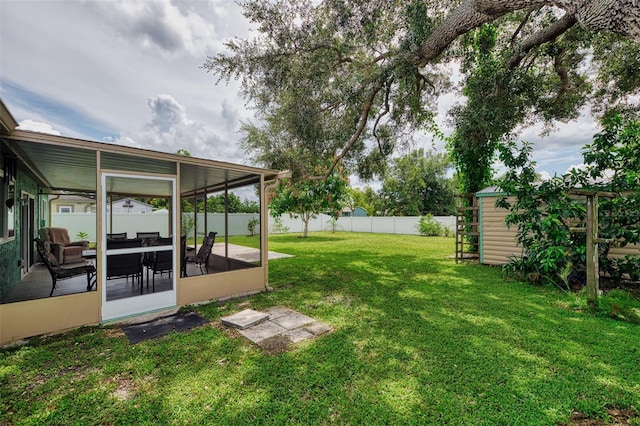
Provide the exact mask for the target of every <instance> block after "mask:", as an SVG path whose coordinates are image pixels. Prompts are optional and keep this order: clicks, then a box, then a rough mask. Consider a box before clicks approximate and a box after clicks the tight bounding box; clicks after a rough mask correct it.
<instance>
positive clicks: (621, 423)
mask: <svg viewBox="0 0 640 426" xmlns="http://www.w3.org/2000/svg"><path fill="white" fill-rule="evenodd" d="M607 415H608V416H609V419H608V420H607V421H605V420H602V419H594V418H592V417H589V416H588V415H587V414H584V413H581V412H579V411H574V412H573V413H572V414H571V418H570V419H569V422H568V423H564V424H563V425H562V426H629V425H631V424H637V421H638V420H640V419H638V417H637V415H636V413H635V412H634V411H632V410H626V409H617V408H612V409H610V410H608V411H607ZM631 420H635V421H636V422H634V423H630V421H631Z"/></svg>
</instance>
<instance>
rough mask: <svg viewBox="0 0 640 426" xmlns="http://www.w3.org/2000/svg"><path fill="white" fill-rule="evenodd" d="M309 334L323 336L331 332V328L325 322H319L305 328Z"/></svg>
mask: <svg viewBox="0 0 640 426" xmlns="http://www.w3.org/2000/svg"><path fill="white" fill-rule="evenodd" d="M304 329H305V330H307V331H308V332H309V333H312V334H313V335H314V336H320V335H321V334H325V333H328V332H330V331H331V327H330V326H328V325H327V324H325V323H323V322H317V323H315V324H311V325H309V326H306V327H305V328H304Z"/></svg>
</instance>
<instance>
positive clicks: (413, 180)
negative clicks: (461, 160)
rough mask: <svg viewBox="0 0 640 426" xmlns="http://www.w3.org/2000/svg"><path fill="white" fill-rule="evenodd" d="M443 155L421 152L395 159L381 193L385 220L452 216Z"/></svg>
mask: <svg viewBox="0 0 640 426" xmlns="http://www.w3.org/2000/svg"><path fill="white" fill-rule="evenodd" d="M449 166H450V162H449V159H448V157H447V156H446V154H444V153H435V152H425V151H424V150H423V149H422V148H420V149H418V150H415V151H412V152H410V153H409V154H407V155H404V156H402V157H400V158H397V159H394V160H393V163H392V165H391V166H390V167H389V170H388V173H387V174H386V175H385V177H384V180H383V182H382V189H381V190H380V194H379V195H380V198H381V207H382V211H383V212H384V214H385V215H386V216H420V215H423V214H427V213H431V214H433V215H449V214H452V213H453V212H454V191H453V182H452V180H451V179H449V178H447V177H446V173H447V170H448V169H449Z"/></svg>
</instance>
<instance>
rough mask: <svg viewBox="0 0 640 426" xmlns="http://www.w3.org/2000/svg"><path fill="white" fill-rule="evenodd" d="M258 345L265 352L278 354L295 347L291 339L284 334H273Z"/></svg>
mask: <svg viewBox="0 0 640 426" xmlns="http://www.w3.org/2000/svg"><path fill="white" fill-rule="evenodd" d="M258 346H260V347H261V348H262V349H263V350H264V351H265V352H267V353H268V354H270V355H277V354H280V353H283V352H287V351H288V350H291V348H292V347H293V345H292V344H291V340H289V339H287V338H286V337H284V336H273V337H270V338H268V339H264V340H262V341H260V342H258Z"/></svg>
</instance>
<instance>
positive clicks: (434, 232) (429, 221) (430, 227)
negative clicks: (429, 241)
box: [417, 213, 445, 237]
mask: <svg viewBox="0 0 640 426" xmlns="http://www.w3.org/2000/svg"><path fill="white" fill-rule="evenodd" d="M417 227H418V232H420V235H424V236H425V237H440V236H442V235H444V228H445V227H444V226H442V224H441V223H440V222H438V221H437V220H435V219H434V218H433V215H432V214H430V213H429V214H426V215H425V216H421V217H420V221H418V225H417Z"/></svg>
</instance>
